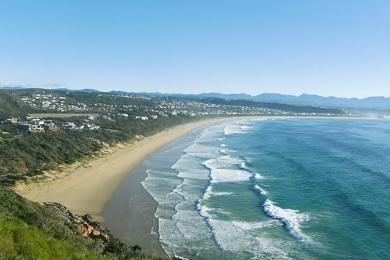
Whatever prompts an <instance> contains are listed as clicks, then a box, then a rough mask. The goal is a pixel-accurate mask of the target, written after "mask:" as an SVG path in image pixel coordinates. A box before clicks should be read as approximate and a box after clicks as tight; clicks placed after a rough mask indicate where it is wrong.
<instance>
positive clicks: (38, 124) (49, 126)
mask: <svg viewBox="0 0 390 260" xmlns="http://www.w3.org/2000/svg"><path fill="white" fill-rule="evenodd" d="M25 119H26V120H21V119H19V118H14V117H13V118H8V119H7V120H6V121H7V122H10V123H13V124H16V128H17V129H18V130H19V131H24V132H31V133H43V132H45V131H58V130H59V127H58V126H57V125H56V124H55V123H54V122H53V120H49V119H39V118H35V117H31V116H26V118H25Z"/></svg>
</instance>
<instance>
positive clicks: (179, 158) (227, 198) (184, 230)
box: [124, 118, 390, 259]
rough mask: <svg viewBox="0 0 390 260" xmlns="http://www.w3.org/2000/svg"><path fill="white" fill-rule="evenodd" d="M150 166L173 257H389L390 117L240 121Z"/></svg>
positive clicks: (161, 229)
mask: <svg viewBox="0 0 390 260" xmlns="http://www.w3.org/2000/svg"><path fill="white" fill-rule="evenodd" d="M146 165H147V167H144V168H143V170H144V172H145V175H144V176H145V179H144V180H143V181H142V182H141V184H142V186H143V188H144V189H145V190H146V191H147V192H148V193H149V194H150V195H151V196H152V197H153V199H154V200H155V201H156V202H157V209H156V210H155V212H154V216H155V218H156V220H157V221H156V225H154V229H153V228H152V230H151V232H152V233H153V232H154V233H155V234H156V236H158V239H159V241H160V243H161V245H162V247H163V249H164V251H165V252H166V253H167V254H168V255H169V256H180V257H183V258H190V259H390V121H387V120H363V119H297V118H295V119H294V118H291V119H288V118H285V119H253V120H249V119H245V120H235V121H230V122H224V123H220V124H217V125H211V126H208V127H204V128H201V129H197V130H195V131H193V132H192V133H191V134H189V135H187V136H186V137H184V138H181V139H180V140H177V141H175V142H174V143H172V144H170V145H168V146H166V147H165V148H163V149H162V150H160V151H158V152H157V153H156V154H154V155H153V157H152V160H149V161H148V162H147V164H146ZM124 221H125V220H124Z"/></svg>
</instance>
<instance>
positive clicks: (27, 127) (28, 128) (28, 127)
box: [16, 124, 45, 133]
mask: <svg viewBox="0 0 390 260" xmlns="http://www.w3.org/2000/svg"><path fill="white" fill-rule="evenodd" d="M16 128H17V129H18V130H19V131H24V132H31V133H44V132H45V128H43V126H42V125H38V124H37V125H32V124H19V125H17V126H16Z"/></svg>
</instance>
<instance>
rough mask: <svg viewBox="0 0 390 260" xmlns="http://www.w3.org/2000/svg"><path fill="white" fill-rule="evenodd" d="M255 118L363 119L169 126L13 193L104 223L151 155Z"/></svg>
mask: <svg viewBox="0 0 390 260" xmlns="http://www.w3.org/2000/svg"><path fill="white" fill-rule="evenodd" d="M254 118H275V119H282V118H284V119H287V118H306V119H324V118H333V119H364V118H362V117H357V118H351V117H311V116H305V117H299V116H297V117H296V116H242V117H240V116H233V117H220V118H211V119H203V120H198V121H193V122H189V123H184V124H180V125H176V126H172V127H170V128H167V129H165V130H162V131H160V132H158V133H156V134H154V135H151V136H147V137H141V138H140V137H139V136H135V138H134V139H132V140H129V141H128V142H125V143H119V144H117V145H114V146H110V147H103V148H102V150H101V151H99V153H98V154H97V155H95V156H92V157H91V158H86V159H83V160H80V161H78V162H75V163H72V164H70V165H59V166H58V168H57V169H55V170H51V171H47V172H45V173H43V174H41V175H38V176H36V177H33V178H31V179H28V180H26V181H21V182H17V183H16V184H15V185H14V186H13V188H12V189H13V190H14V191H15V192H16V193H18V194H19V195H21V196H23V197H25V198H27V199H29V200H32V201H35V202H39V203H43V202H58V203H61V204H63V205H64V206H66V207H67V208H69V209H70V210H71V211H72V212H74V213H76V214H78V215H84V214H89V215H91V216H92V217H94V219H95V220H97V221H100V222H103V221H104V219H103V217H102V215H101V213H102V211H103V209H104V207H105V205H106V204H107V202H108V201H109V200H110V199H111V197H112V195H113V194H114V192H115V191H116V189H117V188H118V187H119V185H120V184H121V182H122V180H123V179H124V178H125V177H127V176H128V175H130V174H131V173H132V171H133V170H134V169H135V168H136V167H137V165H138V164H140V163H141V162H142V161H143V160H144V159H145V158H147V157H148V156H149V155H150V154H152V153H153V152H155V151H157V150H159V149H160V148H162V147H163V146H164V145H166V144H168V143H170V142H172V141H174V140H175V139H177V138H180V137H182V136H184V135H185V134H187V133H189V132H191V131H192V130H194V129H196V128H199V127H202V126H205V125H208V124H212V123H217V122H221V121H227V120H237V119H254Z"/></svg>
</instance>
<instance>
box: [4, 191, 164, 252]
mask: <svg viewBox="0 0 390 260" xmlns="http://www.w3.org/2000/svg"><path fill="white" fill-rule="evenodd" d="M15 256H18V258H17V259H160V258H158V257H151V256H146V255H143V254H142V253H140V252H138V251H135V250H132V249H130V248H129V247H128V246H127V245H126V244H124V243H123V242H121V241H119V240H117V239H114V240H112V241H111V242H108V243H106V242H103V241H101V240H93V239H90V238H85V237H83V236H81V235H80V234H79V233H77V232H76V231H74V230H73V229H71V228H70V227H68V226H67V225H66V220H65V219H64V217H63V216H62V215H61V214H59V213H58V212H57V211H56V210H55V209H53V208H50V207H46V206H42V205H40V204H38V203H35V202H31V201H28V200H26V199H24V198H23V197H21V196H19V195H17V194H16V193H14V192H12V191H9V190H7V189H5V188H3V187H1V186H0V259H14V258H15Z"/></svg>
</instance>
